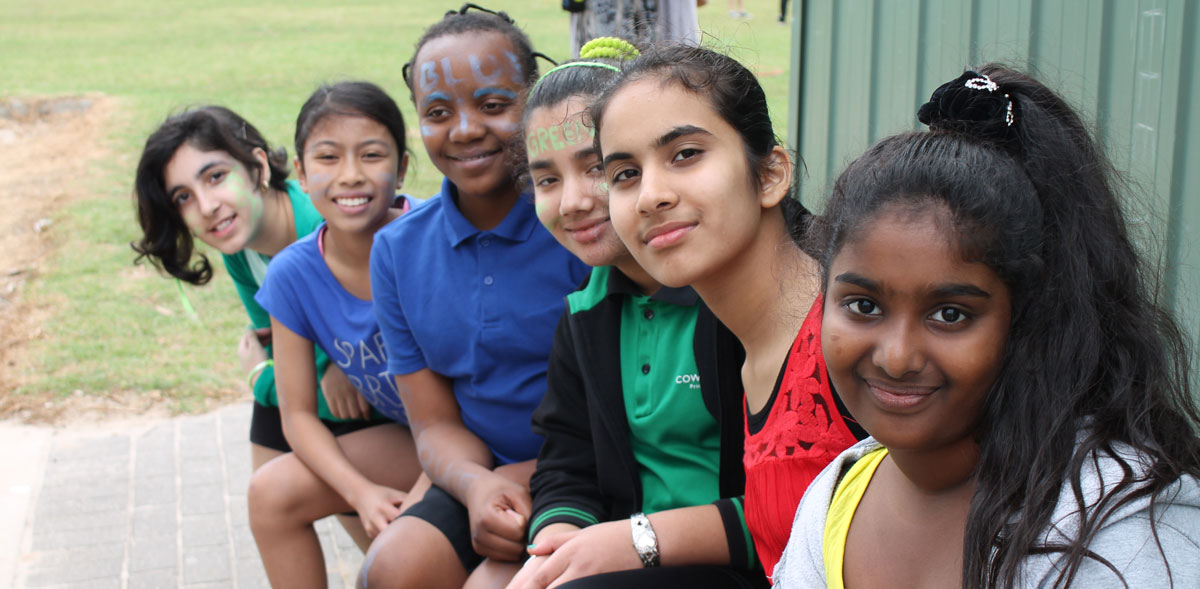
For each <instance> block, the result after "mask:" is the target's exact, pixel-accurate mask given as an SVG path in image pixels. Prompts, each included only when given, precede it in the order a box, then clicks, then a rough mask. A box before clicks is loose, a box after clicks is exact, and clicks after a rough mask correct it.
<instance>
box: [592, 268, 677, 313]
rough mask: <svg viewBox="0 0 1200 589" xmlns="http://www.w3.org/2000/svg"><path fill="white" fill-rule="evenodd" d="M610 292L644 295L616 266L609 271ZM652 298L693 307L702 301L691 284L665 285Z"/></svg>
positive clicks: (634, 295) (611, 293) (636, 295)
mask: <svg viewBox="0 0 1200 589" xmlns="http://www.w3.org/2000/svg"><path fill="white" fill-rule="evenodd" d="M608 294H610V295H614V294H615V295H628V296H631V297H640V296H644V295H643V294H642V291H641V289H640V288H638V285H637V283H635V282H634V281H633V280H632V279H631V278H629V277H628V276H626V275H625V273H624V272H621V271H620V270H619V269H617V267H616V266H610V271H609V273H608ZM650 300H652V301H661V302H664V303H669V304H672V305H676V306H679V307H691V306H694V305H695V304H696V303H697V302H699V301H700V295H698V294H696V291H695V290H693V289H692V287H690V286H681V287H678V288H676V287H670V286H664V287H662V288H660V289H658V292H656V293H654V294H653V295H652V296H651V297H650Z"/></svg>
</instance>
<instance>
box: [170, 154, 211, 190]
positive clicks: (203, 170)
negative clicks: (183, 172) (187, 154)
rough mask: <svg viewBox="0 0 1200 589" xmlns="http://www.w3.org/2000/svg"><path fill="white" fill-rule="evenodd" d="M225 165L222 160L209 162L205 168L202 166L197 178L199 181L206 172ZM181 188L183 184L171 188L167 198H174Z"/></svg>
mask: <svg viewBox="0 0 1200 589" xmlns="http://www.w3.org/2000/svg"><path fill="white" fill-rule="evenodd" d="M224 163H226V162H223V161H220V160H215V161H211V162H208V163H207V164H204V165H203V166H201V168H200V170H199V171H197V172H196V176H195V178H196V179H197V180H199V179H201V178H203V177H204V173H205V172H207V171H209V170H211V169H212V168H214V167H216V166H219V165H221V164H224ZM181 188H183V185H182V184H176V185H175V186H171V187H170V188H168V189H167V196H173V195H174V194H175V193H176V192H178V191H179V189H181Z"/></svg>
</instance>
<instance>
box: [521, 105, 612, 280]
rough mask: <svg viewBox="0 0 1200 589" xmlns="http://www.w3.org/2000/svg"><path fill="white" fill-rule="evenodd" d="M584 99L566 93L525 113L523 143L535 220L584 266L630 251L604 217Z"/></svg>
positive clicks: (604, 195) (601, 263) (604, 202)
mask: <svg viewBox="0 0 1200 589" xmlns="http://www.w3.org/2000/svg"><path fill="white" fill-rule="evenodd" d="M586 108H587V105H586V102H585V101H584V100H583V99H582V98H579V97H571V98H569V99H567V100H564V101H562V102H560V103H558V104H555V105H550V106H545V107H541V108H538V109H536V110H534V111H532V112H530V113H529V116H528V117H527V119H528V120H527V122H526V126H525V146H526V149H527V151H528V155H529V174H530V176H531V177H532V179H533V195H534V199H535V206H536V209H537V215H538V219H540V220H541V221H542V225H544V226H545V227H546V229H549V230H550V233H551V234H552V235H554V238H555V239H557V240H558V242H559V243H561V244H562V245H563V247H565V248H567V250H569V251H570V252H571V253H573V254H575V255H576V256H577V257H578V258H579V259H581V260H583V261H584V263H586V264H587V265H589V266H608V265H611V264H613V263H614V262H616V261H617V260H618V259H620V258H621V257H623V256H627V255H628V254H629V250H628V249H626V248H625V244H623V243H621V239H620V238H619V237H617V233H616V231H615V230H613V227H612V222H611V221H610V220H609V217H608V193H607V192H606V191H605V189H604V168H603V167H602V166H601V165H600V155H599V154H598V153H597V152H596V148H595V146H594V144H593V141H592V139H593V133H594V131H593V129H592V127H591V126H590V125H588V124H587V123H586V122H585V120H586V119H585V115H584V111H585V109H586Z"/></svg>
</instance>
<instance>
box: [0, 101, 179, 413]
mask: <svg viewBox="0 0 1200 589" xmlns="http://www.w3.org/2000/svg"><path fill="white" fill-rule="evenodd" d="M115 112H116V104H115V101H114V100H113V99H111V98H109V97H106V96H103V95H93V94H89V95H84V96H55V97H49V96H47V97H19V98H17V97H8V98H0V162H2V163H0V252H3V254H0V326H3V328H2V329H0V418H7V417H16V418H17V419H20V420H21V421H27V422H34V423H50V424H55V425H67V424H70V423H82V422H89V421H94V420H95V419H96V418H98V417H99V418H106V419H110V418H111V419H120V418H123V417H129V416H133V415H145V414H147V413H150V414H153V415H158V414H162V415H165V414H166V413H167V409H166V404H165V403H164V402H163V400H162V395H161V394H160V395H158V396H157V398H156V396H155V395H153V394H152V393H151V394H144V393H133V392H130V393H114V394H108V395H103V396H93V395H85V394H83V393H82V392H77V393H76V394H74V395H71V396H70V397H67V398H66V399H59V398H55V397H54V396H52V395H38V394H21V395H17V394H14V391H15V390H16V389H17V387H19V386H21V385H23V384H26V380H27V377H25V376H24V375H27V374H30V373H31V370H32V369H31V366H32V363H31V362H30V358H28V356H27V350H28V347H29V343H30V342H33V341H35V340H38V339H40V338H42V337H44V335H43V333H42V325H44V324H45V322H46V320H47V319H48V318H49V317H50V316H51V315H52V313H53V311H54V309H53V301H34V300H29V299H28V298H27V297H25V291H26V287H27V285H29V284H30V283H32V282H34V281H35V280H37V278H38V275H39V274H40V273H41V272H42V270H43V265H44V264H45V263H46V262H47V260H49V259H50V258H51V255H52V254H53V253H54V252H55V249H56V247H57V240H55V239H54V232H55V231H56V228H55V226H54V219H56V218H61V217H60V215H61V212H62V211H63V210H65V209H66V208H67V207H70V206H71V204H72V203H74V202H77V201H79V200H81V199H86V198H89V197H91V193H90V192H89V188H88V187H89V186H94V185H95V184H94V182H91V178H90V177H89V176H90V175H91V174H94V169H95V167H94V165H93V164H94V162H96V161H97V160H99V159H100V158H105V157H111V155H112V152H111V150H110V149H109V147H108V139H107V137H108V131H109V130H110V129H111V125H112V124H113V115H114V113H115Z"/></svg>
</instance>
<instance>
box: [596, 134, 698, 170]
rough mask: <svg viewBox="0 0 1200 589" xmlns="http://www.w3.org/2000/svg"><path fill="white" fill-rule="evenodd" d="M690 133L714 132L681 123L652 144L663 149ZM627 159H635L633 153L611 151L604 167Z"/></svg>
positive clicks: (655, 147)
mask: <svg viewBox="0 0 1200 589" xmlns="http://www.w3.org/2000/svg"><path fill="white" fill-rule="evenodd" d="M688 135H712V133H710V132H709V131H708V130H707V129H705V128H704V127H697V126H696V125H680V126H678V127H675V128H673V129H671V130H670V131H667V132H666V133H663V134H662V135H660V136H659V137H658V138H657V139H655V140H654V141H653V142H652V143H651V145H652V146H653V147H654V149H661V148H663V147H665V146H667V145H668V144H670V143H671V142H672V141H675V140H676V139H679V138H680V137H687V136H688ZM627 159H633V154H630V153H627V152H617V153H611V154H609V155H607V156H605V158H604V167H606V168H607V167H608V164H610V163H612V162H614V161H617V160H627Z"/></svg>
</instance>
